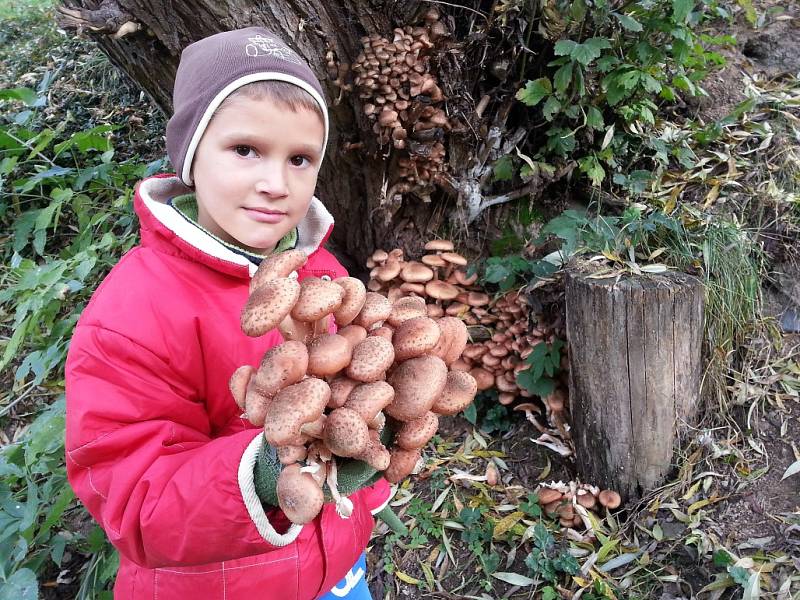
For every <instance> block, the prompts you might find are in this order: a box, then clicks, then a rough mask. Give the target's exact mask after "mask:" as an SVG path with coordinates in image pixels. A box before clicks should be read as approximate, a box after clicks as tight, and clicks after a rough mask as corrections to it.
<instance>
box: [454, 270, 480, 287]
mask: <svg viewBox="0 0 800 600" xmlns="http://www.w3.org/2000/svg"><path fill="white" fill-rule="evenodd" d="M453 276H454V277H455V280H456V283H457V284H458V285H473V284H474V283H475V282H476V281H478V273H477V272H475V273H473V274H472V275H470V276H469V277H467V273H466V271H462V270H461V269H458V270H456V271H453Z"/></svg>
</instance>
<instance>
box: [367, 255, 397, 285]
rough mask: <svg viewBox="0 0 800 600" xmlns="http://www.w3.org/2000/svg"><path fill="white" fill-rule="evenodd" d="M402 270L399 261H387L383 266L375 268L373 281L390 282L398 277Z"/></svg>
mask: <svg viewBox="0 0 800 600" xmlns="http://www.w3.org/2000/svg"><path fill="white" fill-rule="evenodd" d="M402 268H403V263H401V262H400V261H399V260H387V261H386V263H385V264H384V265H383V266H380V267H376V268H375V269H374V273H375V279H377V280H378V281H381V282H383V283H386V282H387V281H391V280H392V279H394V278H395V277H397V276H398V275H400V271H401V270H402Z"/></svg>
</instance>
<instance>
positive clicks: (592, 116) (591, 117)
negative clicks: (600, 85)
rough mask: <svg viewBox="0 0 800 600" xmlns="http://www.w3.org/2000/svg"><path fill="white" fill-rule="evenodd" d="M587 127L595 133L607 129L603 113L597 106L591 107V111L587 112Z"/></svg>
mask: <svg viewBox="0 0 800 600" xmlns="http://www.w3.org/2000/svg"><path fill="white" fill-rule="evenodd" d="M586 125H587V126H588V127H589V128H591V129H594V130H595V131H600V130H602V129H605V126H606V124H605V121H603V113H601V112H600V110H599V109H598V108H597V107H596V106H590V107H589V110H588V111H586Z"/></svg>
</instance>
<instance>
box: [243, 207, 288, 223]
mask: <svg viewBox="0 0 800 600" xmlns="http://www.w3.org/2000/svg"><path fill="white" fill-rule="evenodd" d="M244 210H245V212H246V213H247V215H248V216H249V217H250V218H251V219H253V220H254V221H258V222H260V223H277V222H279V221H280V220H281V219H283V217H285V216H286V213H284V212H281V211H279V210H270V209H268V208H250V207H247V206H245V207H244Z"/></svg>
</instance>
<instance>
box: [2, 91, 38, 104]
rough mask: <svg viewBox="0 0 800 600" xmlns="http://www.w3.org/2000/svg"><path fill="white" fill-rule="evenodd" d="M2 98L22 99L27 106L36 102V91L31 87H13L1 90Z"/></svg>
mask: <svg viewBox="0 0 800 600" xmlns="http://www.w3.org/2000/svg"><path fill="white" fill-rule="evenodd" d="M0 100H20V101H22V102H23V103H25V105H27V106H33V105H34V104H36V100H37V96H36V92H35V91H33V90H32V89H30V88H24V87H21V88H11V89H8V90H0Z"/></svg>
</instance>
